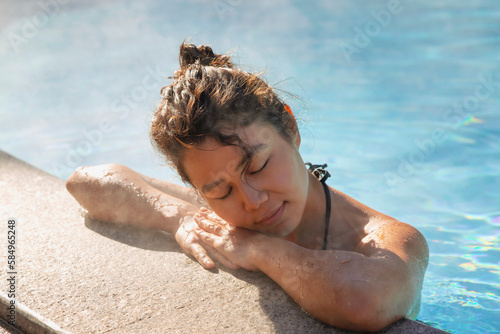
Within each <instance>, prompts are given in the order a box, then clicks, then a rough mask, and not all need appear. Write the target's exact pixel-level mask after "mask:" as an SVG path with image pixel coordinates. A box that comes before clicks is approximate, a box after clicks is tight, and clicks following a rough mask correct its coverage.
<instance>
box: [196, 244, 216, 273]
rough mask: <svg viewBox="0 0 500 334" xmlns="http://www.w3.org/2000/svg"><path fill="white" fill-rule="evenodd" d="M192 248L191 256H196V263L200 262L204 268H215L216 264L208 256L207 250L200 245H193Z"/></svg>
mask: <svg viewBox="0 0 500 334" xmlns="http://www.w3.org/2000/svg"><path fill="white" fill-rule="evenodd" d="M191 248H192V251H191V254H192V255H193V256H194V258H195V259H196V261H198V262H199V263H200V264H201V265H202V266H203V268H205V269H212V268H213V267H214V266H215V263H214V262H213V261H212V259H211V258H210V257H209V256H208V254H207V252H206V250H205V249H204V248H203V247H201V246H200V245H198V244H193V246H192V247H191Z"/></svg>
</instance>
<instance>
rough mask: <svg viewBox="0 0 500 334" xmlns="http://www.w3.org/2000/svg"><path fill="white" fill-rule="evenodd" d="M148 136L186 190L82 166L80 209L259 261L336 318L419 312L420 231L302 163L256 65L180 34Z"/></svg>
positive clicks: (123, 171)
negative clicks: (253, 70) (242, 65)
mask: <svg viewBox="0 0 500 334" xmlns="http://www.w3.org/2000/svg"><path fill="white" fill-rule="evenodd" d="M151 137H152V139H153V141H154V144H155V145H156V147H157V148H158V150H159V151H160V152H162V153H163V154H164V155H165V156H166V157H167V158H168V161H169V162H170V163H171V164H172V165H173V166H174V167H175V168H176V170H177V172H178V173H179V175H180V176H181V178H182V179H183V180H184V181H185V182H186V183H188V184H190V185H191V186H192V187H193V189H194V190H195V191H193V190H192V189H188V188H185V187H182V186H177V185H174V184H170V183H167V182H163V181H160V180H156V179H153V178H150V177H147V176H145V175H141V174H139V173H136V172H134V171H132V170H130V169H129V168H127V167H125V166H120V165H104V166H95V167H87V168H79V169H77V170H76V171H75V172H74V173H73V175H71V177H70V178H69V179H68V181H67V188H68V190H69V191H70V192H71V194H72V195H73V196H74V197H75V198H76V199H77V200H78V201H79V202H80V204H81V205H82V206H83V207H84V208H85V209H87V210H88V213H89V215H91V216H92V217H94V218H96V219H100V220H104V221H110V222H115V223H126V224H138V225H141V226H147V227H153V228H157V229H161V230H164V231H167V232H169V233H171V234H173V235H174V236H175V239H176V240H177V242H178V243H179V245H180V246H181V247H182V249H183V250H184V251H185V252H186V253H187V254H190V255H192V256H194V257H195V258H196V259H197V260H198V261H199V262H200V264H201V265H202V266H203V267H204V268H207V269H208V268H212V267H213V266H214V262H213V259H215V260H217V261H219V262H220V263H221V264H223V265H224V266H226V267H229V268H239V267H242V268H245V269H247V270H255V271H257V270H259V271H262V272H264V273H265V274H267V275H268V276H269V277H270V278H271V279H273V280H274V281H276V282H277V283H278V284H279V285H280V286H281V287H282V288H283V289H284V290H285V291H286V292H287V293H288V294H289V295H290V296H291V297H292V298H293V299H294V300H295V301H296V302H297V303H298V304H299V305H300V306H301V307H302V308H303V309H304V310H305V311H306V312H308V313H310V314H311V315H313V316H314V317H316V318H317V319H319V320H322V321H324V322H326V323H328V324H331V325H334V326H337V327H342V328H346V329H351V330H368V331H375V330H380V329H382V328H383V327H385V326H387V325H389V324H390V323H392V322H394V321H396V320H398V319H400V318H402V317H405V316H406V317H409V318H414V317H416V315H417V314H418V311H419V306H420V291H421V288H422V282H423V277H424V273H425V270H426V267H427V263H428V247H427V243H426V241H425V239H424V237H423V236H422V235H421V234H420V233H419V232H418V231H417V230H416V229H415V228H414V227H412V226H410V225H408V224H405V223H402V222H399V221H397V220H396V219H394V218H391V217H389V216H386V215H384V214H382V213H380V212H377V211H375V210H373V209H371V208H369V207H367V206H365V205H363V204H361V203H359V202H357V201H356V200H354V199H352V198H350V197H349V196H347V195H345V194H343V193H341V192H340V191H338V190H336V189H333V188H331V187H328V186H327V185H326V183H325V180H326V178H327V177H328V173H327V172H326V171H325V170H324V169H322V167H323V166H312V165H310V164H309V165H308V166H309V170H308V168H307V166H306V165H305V164H304V162H303V161H302V158H301V156H300V154H299V151H298V148H299V145H300V134H299V131H298V128H297V122H296V120H295V117H294V116H293V113H292V111H291V110H290V108H289V107H288V106H287V105H286V104H284V102H283V101H282V100H281V99H280V98H279V97H278V96H277V95H276V94H275V93H274V91H273V89H272V88H271V87H270V86H268V85H267V84H266V83H265V82H264V81H263V80H262V79H260V78H259V77H258V76H257V75H253V74H250V73H247V72H245V71H242V70H240V69H238V68H236V67H235V66H234V65H233V64H232V63H231V61H230V57H229V56H225V55H216V54H214V53H213V52H212V49H211V48H210V47H208V46H199V47H196V46H194V45H192V44H185V43H183V44H182V45H181V48H180V69H179V70H177V71H176V72H175V74H174V77H173V82H172V83H171V84H170V85H169V86H166V87H164V88H163V89H162V100H161V102H160V103H159V105H158V108H157V110H156V111H155V115H154V117H153V120H152V126H151ZM202 206H208V207H210V209H206V208H204V207H202Z"/></svg>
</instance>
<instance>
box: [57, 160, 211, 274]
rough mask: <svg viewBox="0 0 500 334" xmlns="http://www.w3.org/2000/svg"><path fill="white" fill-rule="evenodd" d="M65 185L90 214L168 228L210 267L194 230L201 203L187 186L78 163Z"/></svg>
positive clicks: (122, 169) (125, 169)
mask: <svg viewBox="0 0 500 334" xmlns="http://www.w3.org/2000/svg"><path fill="white" fill-rule="evenodd" d="M66 188H67V189H68V191H69V192H70V193H71V195H73V197H74V198H75V199H76V200H77V201H78V202H79V203H80V205H81V206H82V207H83V208H85V209H86V210H87V212H88V214H89V215H90V216H91V217H93V218H95V219H99V220H102V221H107V222H112V223H118V224H128V225H138V226H142V227H150V228H156V229H159V230H163V231H166V232H169V233H171V234H172V235H174V236H175V239H176V241H177V243H179V245H180V246H181V247H182V249H183V250H184V251H185V252H186V253H188V254H191V255H193V256H194V257H195V258H196V259H197V260H198V261H199V262H200V263H201V264H202V265H203V266H204V267H205V268H211V267H213V265H214V264H213V262H212V260H211V259H210V257H209V256H208V254H207V252H206V250H205V245H204V244H203V243H202V242H201V241H200V240H199V238H198V237H197V236H196V234H195V233H194V228H195V227H196V226H197V225H196V223H195V222H194V218H193V217H194V215H195V214H196V212H198V210H199V205H200V204H199V203H198V202H197V201H196V197H195V196H194V195H193V193H192V192H191V191H189V190H188V189H187V188H184V187H181V186H177V185H174V184H169V183H167V182H161V181H158V180H156V181H155V180H154V179H151V178H149V177H146V176H144V175H141V174H139V173H137V172H135V171H133V170H132V169H130V168H128V167H125V166H122V165H116V164H110V165H99V166H92V167H80V168H78V169H77V170H76V171H75V172H74V173H73V174H72V175H71V176H70V177H69V178H68V180H67V181H66ZM211 255H212V254H211ZM214 257H215V258H218V256H217V255H214Z"/></svg>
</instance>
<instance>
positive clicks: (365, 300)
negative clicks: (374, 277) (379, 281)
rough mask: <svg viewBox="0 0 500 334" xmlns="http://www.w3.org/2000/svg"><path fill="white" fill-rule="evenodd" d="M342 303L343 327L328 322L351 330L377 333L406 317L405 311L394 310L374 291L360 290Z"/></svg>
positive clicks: (346, 297)
mask: <svg viewBox="0 0 500 334" xmlns="http://www.w3.org/2000/svg"><path fill="white" fill-rule="evenodd" d="M340 302H341V303H342V305H339V306H340V307H339V309H341V310H342V318H343V320H342V325H341V326H339V325H338V324H335V323H331V322H329V321H328V322H329V323H330V324H332V325H334V326H339V327H342V328H345V329H349V330H355V331H366V332H376V331H380V330H382V329H383V328H385V327H387V326H389V325H390V324H392V323H394V322H395V321H397V320H399V319H401V318H403V317H404V316H405V313H404V312H403V310H400V311H401V312H398V310H395V309H392V306H390V305H391V304H390V303H387V298H386V297H385V296H383V294H379V293H377V292H376V291H374V290H369V291H367V290H366V289H358V290H357V291H355V292H353V293H350V294H346V295H345V298H343V299H342V300H341V301H340Z"/></svg>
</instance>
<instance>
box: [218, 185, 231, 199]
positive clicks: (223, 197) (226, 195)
mask: <svg viewBox="0 0 500 334" xmlns="http://www.w3.org/2000/svg"><path fill="white" fill-rule="evenodd" d="M232 190H233V187H231V188H229V191H228V192H227V194H225V195H224V196H222V197H219V198H216V199H225V198H227V197H228V196H229V194H231V191H232Z"/></svg>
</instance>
